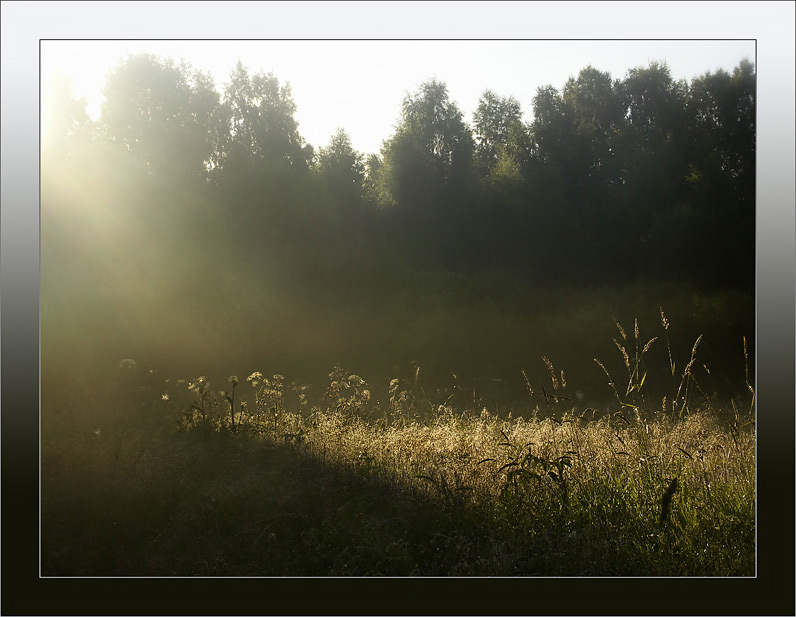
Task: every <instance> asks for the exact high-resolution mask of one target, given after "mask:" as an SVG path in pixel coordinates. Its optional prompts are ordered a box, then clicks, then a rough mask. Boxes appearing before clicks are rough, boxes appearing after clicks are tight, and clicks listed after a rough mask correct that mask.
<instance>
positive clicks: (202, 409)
mask: <svg viewBox="0 0 796 617" xmlns="http://www.w3.org/2000/svg"><path fill="white" fill-rule="evenodd" d="M188 390H189V391H190V392H192V393H193V395H194V401H193V402H192V403H191V407H190V411H191V414H192V416H193V414H196V413H198V414H199V415H200V417H201V419H202V430H203V431H204V438H205V441H206V440H207V438H208V435H209V431H210V425H209V419H210V417H211V415H212V400H211V394H210V383H209V382H208V381H207V378H206V377H199V378H198V379H197V380H196V381H194V382H192V383H190V384H188Z"/></svg>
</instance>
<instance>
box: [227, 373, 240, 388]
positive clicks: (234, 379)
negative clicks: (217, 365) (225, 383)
mask: <svg viewBox="0 0 796 617" xmlns="http://www.w3.org/2000/svg"><path fill="white" fill-rule="evenodd" d="M229 383H231V384H232V386H233V387H235V386H237V385H238V378H237V377H235V375H233V376H232V377H230V378H229Z"/></svg>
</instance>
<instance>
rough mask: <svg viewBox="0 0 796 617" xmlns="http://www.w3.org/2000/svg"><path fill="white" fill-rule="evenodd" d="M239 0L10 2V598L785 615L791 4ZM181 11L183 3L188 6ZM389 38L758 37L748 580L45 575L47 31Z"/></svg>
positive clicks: (790, 603)
mask: <svg viewBox="0 0 796 617" xmlns="http://www.w3.org/2000/svg"><path fill="white" fill-rule="evenodd" d="M222 4H223V7H222ZM234 4H235V3H230V2H226V3H215V2H209V3H124V2H119V3H99V2H97V3H69V2H57V3H47V2H28V3H21V2H9V3H6V2H4V3H3V4H2V55H1V57H2V186H1V189H2V207H1V209H0V216H1V223H2V227H1V228H0V229H1V231H0V233H1V234H2V235H1V237H0V283H1V284H2V289H1V292H0V293H1V295H0V318H2V329H1V330H0V344H1V345H2V356H1V357H0V358H1V359H0V362H1V366H2V391H1V392H2V498H3V501H2V503H3V512H2V514H3V516H2V539H3V540H4V541H3V543H2V550H3V554H2V573H3V586H2V591H3V594H2V613H3V614H40V615H44V614H56V613H57V614H64V615H65V614H70V613H80V614H114V613H118V612H127V613H128V614H129V613H134V614H147V613H149V614H161V615H163V614H169V613H170V612H185V613H191V614H200V612H204V611H210V612H214V613H215V614H225V613H226V614H231V612H233V611H239V612H240V613H241V614H246V613H260V614H263V611H269V610H270V611H274V610H276V611H278V612H281V613H282V614H286V613H287V612H292V611H299V612H302V613H304V614H312V613H313V612H317V613H323V614H332V613H334V612H337V611H340V612H344V613H348V614H356V613H358V612H365V613H367V614H378V613H379V612H383V611H388V612H391V613H393V614H395V613H402V614H410V613H413V612H416V611H420V612H422V613H423V614H433V613H435V612H437V611H445V612H456V613H459V614H466V613H480V614H501V613H502V614H518V613H524V614H528V613H529V612H530V613H535V612H543V613H545V614H560V613H564V614H579V613H581V614H583V613H586V614H601V613H602V614H608V613H610V614H614V615H619V614H645V613H648V612H654V613H655V614H670V615H674V614H692V615H695V614H702V613H712V614H725V615H730V614H790V615H793V614H794V612H793V610H794V592H793V590H794V584H793V580H794V560H793V546H794V542H793V528H794V493H793V489H794V413H795V411H794V374H795V373H796V366H795V365H794V339H795V338H796V337H795V330H794V323H795V322H794V320H795V313H794V297H795V296H796V283H795V282H794V281H795V280H796V272H795V270H796V247H795V244H796V243H795V241H794V240H795V238H796V216H795V213H796V197H795V193H794V169H796V162H795V161H794V55H795V54H796V49H795V48H794V3H792V2H773V3H772V2H731V3H715V2H708V3H698V2H689V3H651V2H645V3H628V2H619V3H600V2H589V3H583V4H581V3H569V2H566V3H549V4H548V3H541V4H540V3H534V4H533V6H531V5H530V4H531V3H528V4H526V3H508V6H505V7H503V6H501V3H496V2H491V3H489V4H488V5H487V6H482V5H481V4H480V3H461V4H460V3H442V4H441V5H437V4H435V3H422V4H423V6H422V7H420V6H419V5H415V4H414V3H407V4H404V6H402V7H398V6H394V5H393V4H392V3H353V5H349V6H338V5H336V3H332V2H327V3H320V4H318V5H317V6H312V7H307V6H296V5H295V4H291V3H284V4H283V3H275V5H271V6H265V3H248V2H247V3H241V4H242V6H241V10H243V11H246V12H247V13H248V15H247V18H246V19H245V20H241V19H239V18H238V17H237V16H236V13H237V12H236V11H233V10H230V8H231V7H232V6H233V5H234ZM301 4H306V3H301ZM188 11H189V12H190V13H191V16H186V15H184V14H183V13H185V12H188ZM421 11H422V13H421ZM506 13H508V14H509V15H510V16H511V18H510V19H507V18H506ZM307 20H309V21H307ZM381 37H385V38H486V37H494V38H693V39H705V38H743V39H757V76H758V133H757V136H758V189H757V195H758V202H757V205H758V210H757V212H758V214H757V221H758V229H757V272H758V278H757V281H758V282H757V285H758V288H757V302H758V306H757V309H758V333H757V394H758V399H757V401H758V439H759V442H758V443H759V446H758V458H759V466H758V474H759V483H758V485H759V500H758V507H759V516H758V534H759V535H758V539H759V544H758V560H759V561H758V577H757V578H756V579H748V580H747V579H719V580H705V579H696V580H685V579H674V580H659V579H647V580H640V581H639V580H629V579H602V580H597V581H593V580H592V581H588V580H580V581H572V580H560V579H542V580H534V579H530V580H521V579H520V580H500V581H498V580H489V579H486V580H472V581H457V580H436V581H429V580H426V581H416V582H410V581H399V580H394V581H370V582H369V581H361V580H360V581H358V582H357V581H354V582H347V581H346V582H344V581H330V580H328V579H327V580H325V581H324V580H317V579H316V580H315V581H303V582H302V581H300V582H301V590H300V591H299V589H298V587H296V585H294V584H293V583H295V581H289V580H286V581H282V582H279V581H268V580H260V581H229V580H227V581H220V580H211V581H189V580H171V581H168V580H164V581H157V580H148V581H135V580H126V581H125V580H121V581H114V580H107V579H99V580H85V579H83V580H81V579H73V580H70V579H66V580H53V579H39V578H38V499H39V495H38V452H39V450H38V402H39V397H38V366H39V362H38V353H39V350H38V332H39V203H38V187H39V158H38V153H39V151H38V69H39V66H38V62H39V55H38V53H39V48H38V45H39V39H40V38H120V39H121V38H381ZM161 583H162V584H161ZM216 583H218V585H216ZM248 583H257V585H259V586H257V585H255V586H254V587H252V586H247V585H248ZM276 583H278V584H276ZM233 586H234V590H235V591H232V590H233ZM255 589H256V591H255ZM352 592H353V593H352ZM229 593H232V594H233V595H232V596H230V595H228V594H229ZM261 593H267V594H269V595H270V597H271V601H270V602H269V604H268V607H269V608H266V607H264V606H263V605H262V604H258V600H257V599H256V598H257V597H259V596H260V594H261ZM287 593H291V594H293V593H297V594H298V597H297V599H296V600H291V601H290V602H298V604H287V603H286V604H284V605H281V604H279V601H280V600H279V598H286V595H285V594H287ZM187 594H190V596H188V595H187ZM618 596H621V600H619V599H618ZM190 598H192V599H193V600H192V601H191V600H190ZM530 598H534V599H533V600H532V601H530ZM283 601H284V602H287V600H286V599H284V600H283ZM302 602H303V603H302ZM194 605H196V606H194ZM233 607H234V608H233Z"/></svg>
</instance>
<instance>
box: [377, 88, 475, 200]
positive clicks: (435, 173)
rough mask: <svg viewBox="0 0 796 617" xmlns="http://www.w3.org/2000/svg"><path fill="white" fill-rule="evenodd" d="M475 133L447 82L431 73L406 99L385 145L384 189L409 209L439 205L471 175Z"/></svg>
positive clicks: (452, 196) (459, 190) (458, 192)
mask: <svg viewBox="0 0 796 617" xmlns="http://www.w3.org/2000/svg"><path fill="white" fill-rule="evenodd" d="M473 150H474V144H473V137H472V133H471V132H470V129H469V127H468V126H467V125H466V124H465V122H464V119H463V115H462V112H461V111H460V110H459V108H458V106H457V105H456V103H454V102H452V101H451V100H450V98H449V96H448V89H447V86H446V85H445V84H444V83H442V82H440V81H437V80H436V79H432V80H430V81H427V82H425V83H423V84H422V85H421V86H420V88H419V89H418V90H417V92H415V93H412V94H408V95H407V96H406V97H405V98H404V101H403V104H402V109H401V119H400V121H399V124H398V127H397V129H396V132H395V134H394V135H393V136H392V138H390V139H389V140H387V141H386V142H385V144H384V147H383V149H382V155H383V169H382V172H383V176H382V177H383V179H384V183H385V186H384V188H385V192H386V194H387V195H389V197H390V198H391V199H392V200H393V201H394V202H395V203H397V204H399V205H400V206H402V207H404V208H407V209H410V210H422V209H426V208H434V207H440V206H442V205H443V204H445V203H450V202H451V201H452V200H455V198H456V197H458V196H461V194H462V190H463V189H464V190H466V187H467V183H468V182H469V180H470V174H471V170H472V160H473Z"/></svg>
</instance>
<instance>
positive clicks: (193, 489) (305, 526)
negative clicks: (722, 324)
mask: <svg viewBox="0 0 796 617" xmlns="http://www.w3.org/2000/svg"><path fill="white" fill-rule="evenodd" d="M617 326H618V332H619V335H618V337H617V340H616V348H617V349H614V352H613V354H614V355H616V351H617V350H618V351H619V352H620V353H619V357H620V359H621V364H620V368H624V369H626V374H625V375H624V376H623V379H619V378H618V375H617V376H616V379H614V377H612V376H611V375H612V372H614V371H612V369H608V368H606V380H612V383H613V384H614V385H613V387H612V389H613V394H614V395H615V396H614V399H613V401H609V402H607V403H605V404H604V405H602V406H601V407H600V408H599V409H598V408H596V407H586V406H583V405H580V404H579V403H578V402H577V401H576V400H575V397H574V396H572V394H571V393H570V392H569V391H568V390H567V383H566V382H567V379H568V377H567V375H566V374H563V373H562V371H560V370H559V369H558V368H557V367H556V366H554V365H553V363H552V362H551V361H550V360H549V359H547V358H545V365H546V367H547V369H548V375H547V380H546V381H545V380H537V381H536V382H535V383H534V382H533V380H532V379H528V380H527V389H528V393H527V394H528V396H527V400H526V401H525V402H518V403H517V404H516V405H515V406H514V407H513V408H512V410H511V411H509V412H501V413H497V412H496V411H495V410H490V409H488V408H486V407H484V406H483V404H482V403H483V401H482V400H473V399H472V398H470V397H469V396H463V395H462V392H461V391H457V390H456V389H455V388H452V389H448V390H437V391H433V392H432V391H430V390H429V391H427V390H426V389H424V388H423V387H422V384H421V382H420V380H419V379H418V375H419V374H418V373H415V375H414V377H411V376H410V378H408V379H397V378H396V379H394V380H392V381H391V382H390V383H389V384H384V385H382V386H381V388H379V385H378V384H376V385H375V386H371V385H369V384H367V383H365V381H364V380H363V379H361V378H360V377H358V376H356V375H352V374H350V373H347V372H346V371H343V370H342V369H341V368H339V367H335V369H334V370H333V371H331V373H330V375H329V381H328V384H327V385H326V387H325V389H324V388H323V387H321V388H320V390H322V391H320V392H319V391H318V389H316V390H312V389H309V388H307V387H306V386H302V385H300V384H289V383H288V382H287V380H286V379H285V378H284V377H282V376H281V375H274V376H263V375H261V374H259V373H253V374H252V375H251V376H250V378H249V379H248V380H246V379H244V378H240V379H239V380H237V379H236V380H234V381H236V382H238V383H235V384H234V385H235V386H236V389H235V390H234V397H233V396H232V392H231V391H230V392H219V391H218V390H215V389H214V388H213V387H212V386H211V385H210V384H209V383H208V382H207V380H201V379H196V380H192V381H190V382H174V381H169V382H165V381H163V382H160V383H158V384H157V385H158V386H159V388H160V389H159V390H158V389H156V390H146V389H137V388H134V387H130V386H129V385H125V386H122V384H116V385H111V384H95V385H94V386H93V387H92V388H91V389H90V390H88V391H86V392H83V393H80V394H79V395H78V396H68V395H67V394H66V393H65V392H61V391H52V392H46V393H44V394H43V397H42V400H43V408H42V444H41V445H42V448H41V451H42V572H43V574H44V575H45V576H49V575H68V576H87V575H102V576H122V575H124V576H136V575H150V576H196V575H214V576H754V574H755V565H754V564H755V428H754V402H753V390H752V388H751V385H749V393H748V396H747V397H746V398H744V399H743V400H742V399H741V398H737V397H736V398H734V399H728V400H727V401H726V403H720V402H719V401H718V400H717V398H716V397H713V396H711V395H709V394H708V393H707V392H705V391H704V388H702V387H701V386H700V383H699V379H698V378H699V375H698V374H697V373H696V372H695V371H694V370H693V367H694V366H696V364H697V362H696V361H693V360H694V358H695V357H697V356H698V351H699V349H698V345H695V346H694V350H692V351H693V353H692V357H691V358H690V359H685V360H686V361H685V362H683V363H682V365H681V366H680V367H677V368H675V369H674V370H673V371H670V372H671V373H672V376H673V377H674V378H675V379H672V380H671V382H672V383H671V385H669V384H667V387H669V388H670V389H671V393H670V394H669V395H668V397H666V398H663V397H662V398H660V399H657V398H656V399H653V398H652V395H651V394H649V392H650V390H649V387H650V384H649V383H648V380H647V379H646V377H645V375H647V372H646V371H645V362H646V360H645V353H646V351H645V350H648V349H649V348H650V346H649V345H648V344H647V343H648V341H647V340H646V339H644V338H639V336H638V334H637V332H638V328H637V327H636V328H634V330H635V331H634V330H629V329H628V330H625V329H624V328H622V326H621V325H619V324H617ZM655 344H661V345H665V342H663V339H661V340H658V341H657V342H656V343H655ZM623 350H624V351H623ZM669 360H670V366H671V365H672V364H676V363H675V362H673V359H672V358H671V357H670V358H669ZM689 360H692V361H689ZM601 364H602V365H603V366H606V365H605V364H603V363H602V362H601ZM622 365H624V366H622ZM231 383H232V382H229V383H225V384H224V387H225V388H230V387H231V386H230V384H231ZM313 393H314V394H313ZM231 404H232V407H230V405H231ZM231 409H232V410H234V411H235V415H234V416H233V415H232V414H231Z"/></svg>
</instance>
